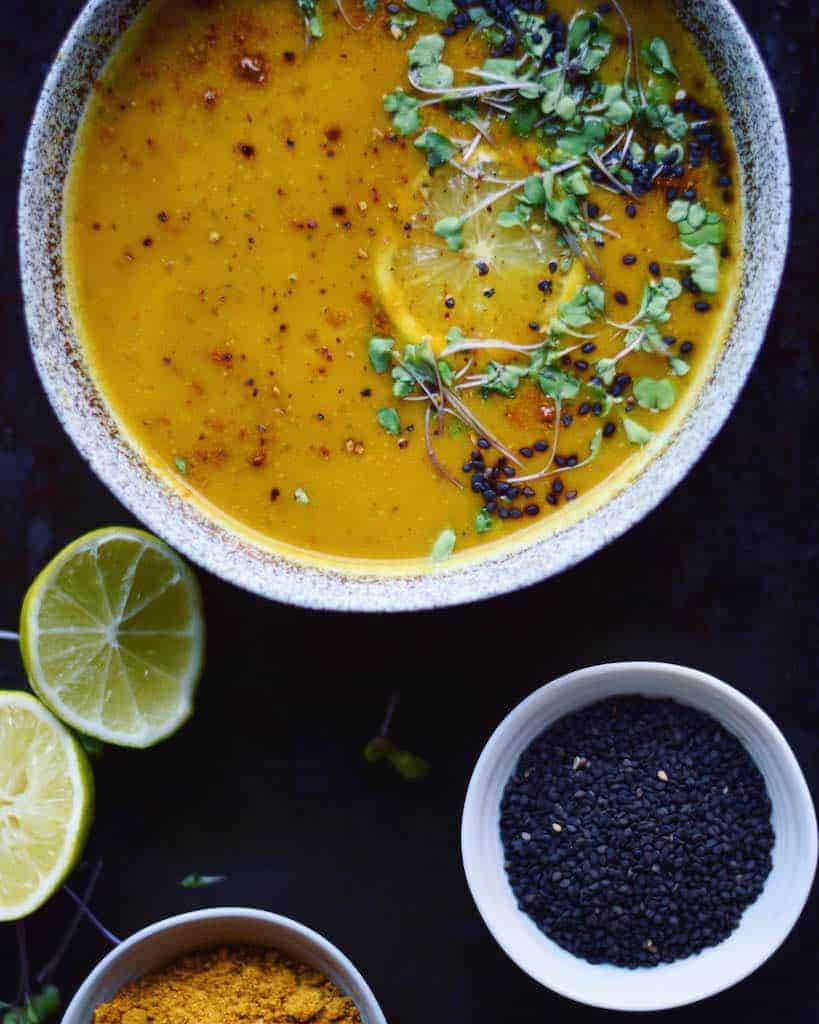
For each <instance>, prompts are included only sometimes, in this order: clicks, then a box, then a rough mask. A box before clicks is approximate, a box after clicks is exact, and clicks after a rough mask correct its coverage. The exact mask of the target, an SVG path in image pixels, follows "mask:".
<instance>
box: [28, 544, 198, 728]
mask: <svg viewBox="0 0 819 1024" xmlns="http://www.w3.org/2000/svg"><path fill="white" fill-rule="evenodd" d="M20 645H21V650H22V654H23V660H24V663H25V666H26V670H27V671H28V674H29V678H30V681H31V686H32V689H34V691H35V693H37V695H38V696H39V697H40V699H41V700H42V701H43V702H44V703H45V704H46V705H47V706H48V707H49V708H50V709H51V710H52V711H53V712H54V713H55V714H56V715H57V716H58V717H59V718H61V719H62V720H63V721H64V722H66V723H67V724H69V725H70V726H72V727H73V728H75V729H77V730H78V731H80V732H83V733H85V734H86V735H88V736H92V737H93V738H95V739H98V740H101V741H102V742H105V743H112V744H116V745H119V746H127V747H138V748H144V747H148V746H152V745H153V744H155V743H158V742H159V741H160V740H163V739H166V738H167V737H168V736H170V735H172V734H173V733H175V732H176V731H177V730H178V729H179V728H180V727H181V726H182V725H183V724H184V723H185V721H187V719H188V718H189V717H190V715H191V713H192V711H193V698H194V694H195V691H196V686H197V684H198V681H199V678H200V676H201V672H202V667H203V663H204V646H205V628H204V615H203V611H202V599H201V594H200V591H199V585H198V582H197V580H196V577H195V575H194V573H193V572H192V571H191V569H190V568H189V567H188V566H187V565H186V564H185V562H184V561H183V560H182V559H181V558H180V557H179V556H178V555H177V554H176V553H175V552H174V551H172V550H171V549H170V548H169V547H168V546H167V545H166V544H164V543H163V542H162V541H160V540H159V539H158V538H156V537H154V536H152V535H151V534H148V533H146V532H144V531H142V530H135V529H130V528H126V527H108V528H105V529H101V530H96V531H94V532H93V533H89V534H86V535H85V536H83V537H80V538H79V539H78V540H76V541H74V543H72V544H70V545H68V547H66V548H65V549H64V550H63V551H61V552H60V553H59V554H58V555H57V556H56V557H55V558H54V559H53V560H52V561H51V562H50V563H49V564H48V565H47V566H46V567H45V569H43V571H42V572H41V573H40V574H39V576H38V577H37V578H36V579H35V580H34V582H33V583H32V585H31V587H30V588H29V591H28V593H27V594H26V597H25V600H24V602H23V609H22V613H21V622H20Z"/></svg>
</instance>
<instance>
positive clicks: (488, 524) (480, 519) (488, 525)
mask: <svg viewBox="0 0 819 1024" xmlns="http://www.w3.org/2000/svg"><path fill="white" fill-rule="evenodd" d="M491 529H492V515H491V514H490V513H489V512H487V511H486V509H485V508H482V509H481V510H480V512H479V513H478V514H477V515H476V516H475V531H476V532H477V533H488V532H489V530H491Z"/></svg>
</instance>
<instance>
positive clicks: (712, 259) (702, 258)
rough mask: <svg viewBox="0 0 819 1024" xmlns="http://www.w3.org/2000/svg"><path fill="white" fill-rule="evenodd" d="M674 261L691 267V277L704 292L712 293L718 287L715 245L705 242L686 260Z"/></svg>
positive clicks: (717, 251)
mask: <svg viewBox="0 0 819 1024" xmlns="http://www.w3.org/2000/svg"><path fill="white" fill-rule="evenodd" d="M683 244H685V243H683ZM687 248H689V249H690V248H691V246H687ZM676 262H677V265H678V266H682V267H690V268H691V279H692V280H693V282H694V284H696V285H698V286H699V287H700V288H701V289H702V290H703V291H704V292H708V293H709V294H710V295H713V294H714V292H716V291H717V289H718V288H719V250H718V249H717V247H716V246H715V245H709V244H708V243H707V242H706V243H705V244H703V245H698V246H697V247H696V248H695V249H693V250H692V254H691V256H690V257H689V258H688V259H687V260H677V261H676Z"/></svg>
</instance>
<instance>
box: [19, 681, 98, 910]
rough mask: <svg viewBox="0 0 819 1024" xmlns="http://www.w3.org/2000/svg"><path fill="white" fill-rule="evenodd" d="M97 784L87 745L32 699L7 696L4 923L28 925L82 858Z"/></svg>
mask: <svg viewBox="0 0 819 1024" xmlns="http://www.w3.org/2000/svg"><path fill="white" fill-rule="evenodd" d="M93 803H94V781H93V777H92V775H91V769H90V767H89V765H88V758H87V757H86V756H85V753H84V752H83V750H82V748H81V747H80V745H79V743H77V741H76V740H75V739H74V737H73V736H72V735H71V733H69V731H68V730H67V729H66V728H65V727H64V726H62V725H61V724H60V723H59V722H58V721H57V719H56V718H55V717H54V715H52V714H51V712H50V711H49V710H48V709H47V708H44V707H43V705H42V704H41V703H40V702H39V701H38V700H37V699H36V698H34V697H32V696H31V695H30V694H27V693H19V692H17V691H0V921H16V920H18V919H19V918H21V917H25V916H26V915H27V914H30V913H31V912H32V911H33V910H36V909H37V907H39V906H40V905H41V904H43V903H45V901H46V900H47V899H48V898H49V896H51V895H52V893H53V892H54V891H55V890H56V889H57V888H59V886H60V885H61V884H62V882H63V880H64V879H65V877H66V876H67V875H68V873H69V872H70V871H71V869H72V868H73V867H74V865H75V864H76V862H77V860H78V859H79V856H80V854H81V853H82V849H83V845H84V843H85V837H86V835H87V833H88V827H89V825H90V824H91V813H92V807H93Z"/></svg>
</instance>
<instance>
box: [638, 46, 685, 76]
mask: <svg viewBox="0 0 819 1024" xmlns="http://www.w3.org/2000/svg"><path fill="white" fill-rule="evenodd" d="M640 52H641V54H642V56H643V60H644V61H645V62H646V64H647V65H648V66H649V68H650V69H651V70H652V72H653V73H654V74H655V75H671V76H672V77H673V78H676V79H679V77H680V76H679V74H678V73H677V69H676V68H675V67H674V62H673V61H672V59H671V52H670V51H669V49H668V44H667V43H666V41H665V40H664V39H662V38H660V36H655V37H654V38H653V39H646V41H645V42H644V43H643V45H642V48H641V50H640Z"/></svg>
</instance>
